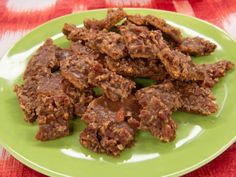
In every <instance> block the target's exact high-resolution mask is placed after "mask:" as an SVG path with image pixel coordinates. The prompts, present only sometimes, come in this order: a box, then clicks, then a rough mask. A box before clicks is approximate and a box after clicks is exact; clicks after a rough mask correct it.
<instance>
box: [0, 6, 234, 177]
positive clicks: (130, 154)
mask: <svg viewBox="0 0 236 177" xmlns="http://www.w3.org/2000/svg"><path fill="white" fill-rule="evenodd" d="M126 10H127V12H128V13H130V14H135V13H140V14H142V15H146V14H152V15H156V16H159V17H163V18H165V19H166V20H168V21H169V22H170V23H171V24H173V25H175V26H177V27H179V28H180V29H181V30H182V31H183V33H184V34H185V35H188V36H197V35H198V36H202V37H205V38H207V39H209V40H211V41H213V42H215V43H216V44H217V45H218V48H217V50H216V51H215V53H214V54H212V55H211V56H207V57H201V58H195V59H193V60H194V61H195V62H197V63H210V62H214V61H217V60H220V59H222V58H226V59H231V60H232V61H234V63H236V52H235V49H236V43H235V41H233V40H232V39H231V38H230V37H229V36H228V35H227V34H226V33H225V32H223V31H222V30H221V29H219V28H217V27H215V26H213V25H211V24H209V23H206V22H204V21H201V20H198V19H195V18H192V17H188V16H184V15H181V14H177V13H172V12H165V11H158V10H150V9H126ZM105 14H106V10H105V9H103V10H94V11H87V12H82V13H78V14H71V15H67V16H63V17H60V18H57V19H55V20H52V21H49V22H47V23H45V24H43V25H41V26H39V27H38V28H36V29H34V30H33V31H32V32H30V33H29V34H27V35H26V36H25V37H23V38H22V39H21V40H20V41H18V42H17V43H16V44H15V45H14V47H13V48H12V49H11V50H9V52H8V53H7V54H6V55H5V56H4V57H3V58H2V59H1V61H0V122H1V124H0V141H1V144H2V145H3V146H4V147H5V148H6V149H7V150H8V151H9V152H10V153H11V154H12V155H13V156H15V157H16V158H17V159H18V160H20V161H21V162H22V163H24V164H26V165H27V166H29V167H31V168H33V169H35V170H38V171H40V172H42V173H44V174H47V175H50V176H78V177H87V176H89V177H95V176H96V177H110V176H113V177H121V176H122V177H134V176H135V177H141V176H148V177H157V176H178V175H182V174H185V173H187V172H190V171H192V170H194V169H196V168H198V167H200V166H202V165H204V164H206V163H207V162H209V161H210V160H212V159H213V158H215V157H216V156H218V155H219V154H220V153H222V152H223V151H224V150H225V149H226V148H227V147H229V146H230V145H231V144H232V143H233V142H234V141H235V139H236V136H235V135H236V128H235V125H236V119H235V115H236V106H235V100H236V92H235V88H236V83H234V82H235V78H236V72H235V71H231V72H230V73H229V74H228V75H227V76H226V77H225V78H223V79H221V81H220V82H219V83H218V84H217V85H216V86H215V87H214V89H213V92H214V93H215V95H216V97H217V103H218V104H219V111H218V112H217V113H216V114H214V115H212V116H208V117H203V116H199V115H194V114H187V113H182V112H176V113H174V115H173V117H174V119H175V120H176V122H177V123H178V125H179V126H178V130H177V138H176V140H175V141H173V142H171V143H167V144H165V143H161V142H160V141H159V140H157V139H154V138H153V137H152V136H151V135H150V134H149V133H148V132H140V133H138V135H137V137H136V140H137V143H136V144H135V146H134V147H132V148H130V149H127V150H125V151H124V152H123V153H122V155H121V156H120V157H119V158H114V157H110V156H107V155H104V154H96V153H93V152H90V151H89V150H87V149H85V148H83V147H82V146H81V145H80V144H79V141H78V139H79V133H80V131H81V130H82V129H83V128H84V127H85V125H84V124H83V123H82V122H80V120H79V119H76V120H75V121H74V122H73V124H74V132H73V134H72V135H71V136H68V137H65V138H61V139H58V140H55V141H48V142H44V143H42V142H39V141H36V140H35V138H34V136H35V133H36V131H37V129H38V127H37V125H36V124H33V125H30V124H27V123H26V122H24V120H23V112H22V111H21V109H20V107H19V104H18V102H17V99H16V95H15V94H14V92H13V89H12V88H13V85H14V84H15V83H21V82H22V80H21V77H22V72H23V71H24V69H25V66H26V63H27V61H28V59H29V56H30V55H32V53H33V52H34V51H35V50H36V49H37V48H38V47H39V46H40V45H41V44H42V42H43V41H44V40H45V39H46V38H48V37H52V38H53V39H54V41H55V43H56V44H57V45H59V46H62V47H66V46H68V42H67V41H66V39H65V37H63V35H62V34H61V28H62V26H63V24H64V23H65V22H68V23H74V24H77V25H79V24H81V23H82V22H83V20H84V19H85V18H93V17H95V18H103V17H104V16H105Z"/></svg>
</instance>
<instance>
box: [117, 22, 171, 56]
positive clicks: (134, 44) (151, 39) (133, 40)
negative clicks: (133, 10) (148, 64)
mask: <svg viewBox="0 0 236 177" xmlns="http://www.w3.org/2000/svg"><path fill="white" fill-rule="evenodd" d="M120 31H121V34H122V35H123V36H124V40H125V44H126V47H127V49H128V53H129V54H130V56H131V58H149V59H156V58H157V55H158V53H159V52H160V51H161V50H162V49H163V48H165V47H167V45H166V43H165V42H164V40H163V38H162V34H161V32H160V31H148V29H147V28H146V27H143V26H136V25H134V24H128V25H126V26H121V27H120Z"/></svg>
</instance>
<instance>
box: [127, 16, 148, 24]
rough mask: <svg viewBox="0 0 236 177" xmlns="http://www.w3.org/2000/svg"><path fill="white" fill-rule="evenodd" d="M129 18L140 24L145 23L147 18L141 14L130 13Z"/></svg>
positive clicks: (132, 21) (130, 20)
mask: <svg viewBox="0 0 236 177" xmlns="http://www.w3.org/2000/svg"><path fill="white" fill-rule="evenodd" d="M127 20H128V21H129V22H131V23H133V24H135V25H138V26H142V25H145V19H144V17H143V16H141V15H128V16H127Z"/></svg>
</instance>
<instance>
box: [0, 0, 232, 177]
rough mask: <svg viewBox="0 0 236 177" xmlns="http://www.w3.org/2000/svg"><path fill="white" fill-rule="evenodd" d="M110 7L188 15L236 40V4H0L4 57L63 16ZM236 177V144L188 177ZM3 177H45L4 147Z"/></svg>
mask: <svg viewBox="0 0 236 177" xmlns="http://www.w3.org/2000/svg"><path fill="white" fill-rule="evenodd" d="M107 7H144V8H155V9H163V10H168V11H174V12H179V13H184V14H187V15H191V16H195V17H198V18H201V19H203V20H206V21H208V22H211V23H213V24H215V25H217V26H219V27H220V28H222V29H224V30H225V31H226V32H228V33H229V35H230V36H231V37H232V38H234V39H236V0H0V46H1V50H0V57H1V56H2V55H3V54H4V53H5V52H6V51H7V50H8V49H9V47H11V46H12V45H13V44H14V43H15V41H16V40H17V39H19V38H21V37H22V36H23V35H24V34H25V33H27V32H29V31H30V30H32V28H34V27H36V26H38V25H40V24H42V23H44V22H46V21H48V20H50V19H53V18H56V17H59V16H62V15H65V14H69V13H76V12H80V11H85V10H89V9H97V8H107ZM185 176H186V177H193V176H199V177H202V176H212V177H222V176H225V177H235V176H236V143H234V144H233V145H232V146H231V147H230V148H229V149H228V150H226V151H225V152H224V153H223V154H222V155H220V156H219V157H217V158H216V159H215V160H213V161H212V162H210V163H209V164H207V165H205V166H203V167H202V168H200V169H198V170H196V171H194V172H192V173H189V174H187V175H185ZM0 177H45V175H42V174H40V173H38V172H36V171H34V170H32V169H30V168H28V167H26V166H25V165H23V164H22V163H21V162H19V161H17V160H16V159H15V158H14V157H12V156H11V155H10V154H9V153H8V152H7V151H6V150H5V149H4V148H2V147H1V146H0Z"/></svg>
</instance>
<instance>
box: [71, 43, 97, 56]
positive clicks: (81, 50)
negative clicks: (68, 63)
mask: <svg viewBox="0 0 236 177" xmlns="http://www.w3.org/2000/svg"><path fill="white" fill-rule="evenodd" d="M70 48H71V50H72V51H73V52H74V54H75V55H80V56H81V55H83V56H84V55H86V56H87V57H89V58H90V59H91V60H97V59H98V58H99V57H100V55H99V53H98V52H97V51H95V50H93V49H91V48H89V47H88V46H85V45H83V44H82V43H81V41H77V42H71V44H70Z"/></svg>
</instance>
